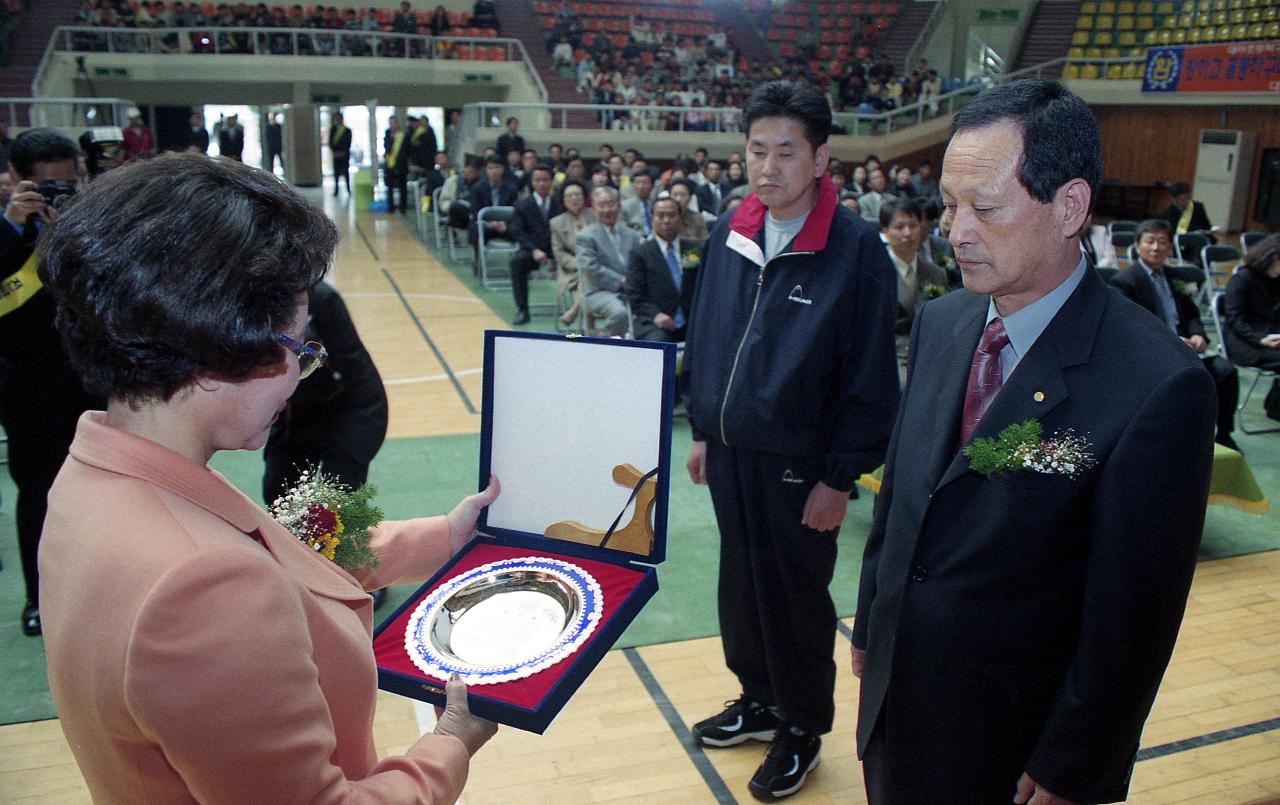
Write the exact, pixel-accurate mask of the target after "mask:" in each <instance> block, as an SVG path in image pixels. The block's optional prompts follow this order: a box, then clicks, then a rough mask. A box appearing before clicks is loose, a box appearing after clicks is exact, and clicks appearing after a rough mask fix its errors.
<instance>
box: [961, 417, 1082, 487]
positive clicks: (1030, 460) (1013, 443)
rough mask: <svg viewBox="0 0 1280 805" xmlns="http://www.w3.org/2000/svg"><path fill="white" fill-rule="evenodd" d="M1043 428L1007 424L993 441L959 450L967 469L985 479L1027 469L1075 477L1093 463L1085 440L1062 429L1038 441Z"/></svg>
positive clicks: (1030, 422)
mask: <svg viewBox="0 0 1280 805" xmlns="http://www.w3.org/2000/svg"><path fill="white" fill-rule="evenodd" d="M1043 433H1044V429H1043V427H1042V426H1041V425H1040V423H1039V422H1037V421H1036V420H1034V419H1028V420H1027V421H1026V422H1023V423H1022V424H1021V425H1010V426H1009V427H1007V428H1005V429H1004V430H1002V431H1000V433H999V434H998V435H996V436H995V437H994V438H992V437H983V438H980V439H974V440H973V441H972V442H970V443H969V444H968V445H967V446H966V447H965V448H964V450H963V451H962V452H963V453H964V457H965V458H967V459H969V468H970V469H972V470H973V471H974V472H977V473H981V474H982V475H985V476H987V477H990V476H992V475H995V474H996V473H1000V472H1012V471H1014V470H1031V471H1032V472H1039V473H1043V474H1045V475H1065V476H1067V477H1068V478H1075V477H1076V476H1077V475H1079V474H1080V473H1081V472H1083V471H1084V470H1087V469H1088V468H1089V467H1092V466H1093V465H1094V464H1096V463H1097V460H1096V459H1094V457H1093V456H1092V455H1090V454H1089V447H1090V445H1089V441H1088V440H1087V439H1085V438H1084V437H1082V436H1077V435H1076V434H1075V433H1074V432H1073V431H1071V430H1066V431H1063V432H1061V433H1060V434H1058V435H1057V436H1056V437H1054V438H1052V439H1044V438H1041V437H1042V436H1043Z"/></svg>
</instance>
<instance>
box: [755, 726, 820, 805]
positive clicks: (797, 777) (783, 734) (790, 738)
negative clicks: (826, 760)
mask: <svg viewBox="0 0 1280 805" xmlns="http://www.w3.org/2000/svg"><path fill="white" fill-rule="evenodd" d="M821 754H822V739H821V738H819V737H818V736H816V735H808V734H802V735H796V734H795V733H794V732H792V731H791V730H790V729H788V728H786V727H781V728H779V729H778V737H776V738H774V739H773V743H771V744H769V753H768V754H767V755H765V757H764V762H763V763H761V764H760V768H758V769H756V773H755V774H754V775H753V776H752V777H751V782H750V783H748V784H747V788H748V789H750V791H751V796H753V797H755V798H756V799H758V800H760V801H761V802H772V801H773V800H775V799H782V798H783V797H789V796H791V795H792V794H794V793H795V792H797V791H799V790H800V787H801V786H802V785H804V780H805V778H806V777H808V776H809V772H811V771H813V770H814V769H815V768H816V767H817V765H818V759H819V756H820V755H821Z"/></svg>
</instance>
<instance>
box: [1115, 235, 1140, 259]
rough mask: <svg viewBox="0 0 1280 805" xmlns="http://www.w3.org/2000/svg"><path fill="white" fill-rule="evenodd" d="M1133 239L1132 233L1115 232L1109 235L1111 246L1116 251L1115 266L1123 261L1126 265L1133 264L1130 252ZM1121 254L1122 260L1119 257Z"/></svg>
mask: <svg viewBox="0 0 1280 805" xmlns="http://www.w3.org/2000/svg"><path fill="white" fill-rule="evenodd" d="M1135 239H1136V234H1135V233H1134V232H1125V231H1121V230H1117V231H1115V232H1112V233H1111V245H1112V246H1114V247H1115V250H1116V263H1117V264H1119V262H1120V260H1124V261H1125V264H1126V265H1128V264H1132V263H1133V257H1132V250H1133V243H1134V240H1135ZM1122 254H1123V255H1124V257H1123V258H1122V257H1121V256H1120V255H1122Z"/></svg>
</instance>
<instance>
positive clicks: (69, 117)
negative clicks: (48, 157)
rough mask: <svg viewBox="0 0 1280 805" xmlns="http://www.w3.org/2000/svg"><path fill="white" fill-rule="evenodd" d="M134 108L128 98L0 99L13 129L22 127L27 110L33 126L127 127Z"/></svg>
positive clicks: (7, 120) (28, 118)
mask: <svg viewBox="0 0 1280 805" xmlns="http://www.w3.org/2000/svg"><path fill="white" fill-rule="evenodd" d="M134 105H135V104H134V102H133V101H130V100H127V99H125V98H0V107H3V108H4V109H5V111H6V112H7V117H6V122H7V124H8V125H9V126H16V125H18V109H19V108H21V107H24V106H25V107H27V110H28V111H27V120H28V121H29V125H31V126H55V127H58V128H77V127H81V126H83V127H85V128H90V127H93V126H124V125H125V124H126V123H127V122H128V120H127V119H126V110H128V109H129V107H131V106H134Z"/></svg>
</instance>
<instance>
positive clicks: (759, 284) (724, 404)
mask: <svg viewBox="0 0 1280 805" xmlns="http://www.w3.org/2000/svg"><path fill="white" fill-rule="evenodd" d="M799 254H815V252H783V253H782V254H777V255H774V257H773V260H777V259H778V258H779V257H790V256H792V255H799ZM773 260H770V261H769V263H772V262H773ZM769 263H765V264H764V265H762V266H760V273H759V274H758V275H757V276H756V298H755V301H754V302H752V303H751V315H750V316H749V317H747V326H746V329H744V330H743V331H742V340H741V341H739V342H738V351H737V352H735V353H734V354H733V368H731V369H730V370H729V382H727V383H725V386H724V398H723V399H722V400H721V401H720V441H721V442H722V443H723V444H726V445H727V444H729V437H728V435H726V433H725V429H724V412H725V409H726V408H728V407H729V392H730V390H732V389H733V376H734V375H736V374H737V373H738V359H739V358H741V357H742V348H743V347H744V346H746V343H747V336H748V335H750V334H751V325H752V324H753V323H754V322H755V320H756V308H758V307H760V292H761V291H762V290H764V271H765V269H766V268H768V267H769Z"/></svg>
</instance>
